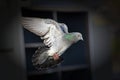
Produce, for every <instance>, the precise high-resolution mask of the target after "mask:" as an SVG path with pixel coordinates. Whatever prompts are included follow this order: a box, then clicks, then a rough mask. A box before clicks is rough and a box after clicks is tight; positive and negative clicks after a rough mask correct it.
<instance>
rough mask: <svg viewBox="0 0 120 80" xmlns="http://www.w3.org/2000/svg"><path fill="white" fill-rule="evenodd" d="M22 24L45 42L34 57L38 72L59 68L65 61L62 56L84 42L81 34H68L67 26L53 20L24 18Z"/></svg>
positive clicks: (33, 61) (33, 60)
mask: <svg viewBox="0 0 120 80" xmlns="http://www.w3.org/2000/svg"><path fill="white" fill-rule="evenodd" d="M21 24H22V25H23V27H24V28H25V29H27V30H28V31H30V32H32V33H34V34H36V35H37V36H40V38H41V39H42V40H43V43H42V44H41V45H40V46H39V47H38V49H37V50H36V51H35V53H34V54H33V56H32V63H33V65H34V66H35V68H36V69H37V70H44V69H49V68H52V67H55V66H57V65H58V64H59V63H61V62H62V61H63V58H62V57H61V55H62V54H63V53H64V52H65V51H66V50H67V49H68V48H69V47H70V46H71V45H72V44H74V43H76V42H78V41H79V40H83V37H82V34H81V33H80V32H68V27H67V25H66V24H64V23H58V22H57V21H55V20H53V19H47V18H46V19H44V18H35V17H22V20H21Z"/></svg>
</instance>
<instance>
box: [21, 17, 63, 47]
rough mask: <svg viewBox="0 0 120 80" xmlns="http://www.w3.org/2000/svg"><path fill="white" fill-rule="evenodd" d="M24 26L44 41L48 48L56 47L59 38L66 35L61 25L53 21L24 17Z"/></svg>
mask: <svg viewBox="0 0 120 80" xmlns="http://www.w3.org/2000/svg"><path fill="white" fill-rule="evenodd" d="M22 24H23V26H24V28H26V29H27V30H29V31H31V32H33V33H34V34H36V35H38V36H40V37H41V39H44V43H45V45H46V46H48V47H50V46H53V45H56V42H57V38H58V37H59V36H61V35H62V34H64V33H63V31H62V30H61V28H60V25H59V24H58V23H57V22H56V21H54V20H51V19H41V18H28V17H24V18H22Z"/></svg>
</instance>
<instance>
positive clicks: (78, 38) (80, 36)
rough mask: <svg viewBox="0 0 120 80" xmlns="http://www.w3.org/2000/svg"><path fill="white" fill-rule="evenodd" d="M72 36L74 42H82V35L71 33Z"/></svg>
mask: <svg viewBox="0 0 120 80" xmlns="http://www.w3.org/2000/svg"><path fill="white" fill-rule="evenodd" d="M72 34H73V35H74V41H75V42H77V41H79V40H83V37H82V34H81V33H79V32H73V33H72Z"/></svg>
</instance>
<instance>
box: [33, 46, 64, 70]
mask: <svg viewBox="0 0 120 80" xmlns="http://www.w3.org/2000/svg"><path fill="white" fill-rule="evenodd" d="M48 50H49V48H48V47H47V46H45V45H44V44H42V45H40V47H39V48H38V49H37V50H36V51H35V54H33V56H32V63H33V66H35V68H36V69H37V70H39V71H40V70H45V69H48V68H54V67H56V66H57V64H59V63H60V62H61V61H63V58H62V57H61V56H60V58H59V59H58V60H54V59H53V56H49V55H48V54H47V51H48Z"/></svg>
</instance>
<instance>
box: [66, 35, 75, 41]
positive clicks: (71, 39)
mask: <svg viewBox="0 0 120 80" xmlns="http://www.w3.org/2000/svg"><path fill="white" fill-rule="evenodd" d="M64 38H65V39H66V40H67V41H69V42H74V35H73V34H71V33H68V34H65V35H64Z"/></svg>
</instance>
